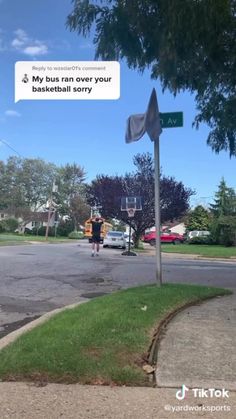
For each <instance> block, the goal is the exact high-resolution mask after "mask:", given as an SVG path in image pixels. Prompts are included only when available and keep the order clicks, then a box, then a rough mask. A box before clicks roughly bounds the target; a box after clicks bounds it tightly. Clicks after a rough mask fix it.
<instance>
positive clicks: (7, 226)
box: [1, 218, 19, 233]
mask: <svg viewBox="0 0 236 419" xmlns="http://www.w3.org/2000/svg"><path fill="white" fill-rule="evenodd" d="M1 224H2V227H3V228H4V231H6V232H7V233H14V232H15V230H16V229H17V228H18V225H19V223H18V221H17V219H16V218H6V219H5V220H3V221H1Z"/></svg>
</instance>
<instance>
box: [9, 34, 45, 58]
mask: <svg viewBox="0 0 236 419" xmlns="http://www.w3.org/2000/svg"><path fill="white" fill-rule="evenodd" d="M14 34H15V38H14V39H13V40H12V42H11V46H12V47H13V48H14V49H16V50H17V51H19V52H21V53H22V54H25V55H29V56H31V57H36V56H37V55H45V54H47V53H48V46H47V45H46V43H45V42H43V41H39V40H38V39H32V38H30V37H29V36H28V35H27V33H26V32H25V31H24V30H23V29H17V30H16V31H15V32H14Z"/></svg>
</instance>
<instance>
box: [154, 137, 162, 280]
mask: <svg viewBox="0 0 236 419" xmlns="http://www.w3.org/2000/svg"><path fill="white" fill-rule="evenodd" d="M154 168H155V174H154V176H155V182H154V183H155V223H156V281H157V285H159V286H161V285H162V269H161V237H160V230H161V211H160V146H159V137H158V138H157V139H156V140H155V141H154Z"/></svg>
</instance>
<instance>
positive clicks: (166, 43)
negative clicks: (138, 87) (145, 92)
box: [67, 0, 236, 156]
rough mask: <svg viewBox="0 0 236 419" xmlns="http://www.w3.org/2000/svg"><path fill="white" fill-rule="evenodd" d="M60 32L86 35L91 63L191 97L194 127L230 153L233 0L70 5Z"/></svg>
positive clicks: (235, 49)
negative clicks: (108, 64)
mask: <svg viewBox="0 0 236 419" xmlns="http://www.w3.org/2000/svg"><path fill="white" fill-rule="evenodd" d="M72 2H73V10H72V12H71V13H70V15H69V16H68V18H67V26H68V27H69V28H70V30H72V31H77V32H78V33H79V34H82V35H83V36H87V35H88V34H90V33H92V34H93V42H94V44H95V47H96V58H102V59H104V60H113V59H122V58H126V60H127V63H128V66H129V67H130V68H137V69H138V70H140V71H143V70H144V69H145V68H147V67H148V68H151V77H152V78H153V79H157V78H159V79H160V80H161V83H162V87H163V89H164V90H165V89H166V88H168V89H170V91H172V92H173V93H174V94H177V93H178V92H179V91H180V90H181V89H183V90H185V89H188V90H189V91H190V92H196V102H197V108H198V111H199V113H198V115H197V116H196V118H195V125H196V126H198V125H199V124H200V123H201V122H206V123H207V124H209V126H210V128H211V132H210V134H209V136H208V139H207V142H208V144H209V145H210V146H211V147H212V149H213V150H214V151H215V152H216V153H219V152H220V151H221V150H229V154H230V156H232V155H236V73H235V67H236V43H235V33H236V0H195V1H193V0H181V1H176V0H136V1H130V0H123V1H120V0H97V1H96V2H95V1H93V0H72Z"/></svg>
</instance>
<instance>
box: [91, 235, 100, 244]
mask: <svg viewBox="0 0 236 419" xmlns="http://www.w3.org/2000/svg"><path fill="white" fill-rule="evenodd" d="M100 241H101V237H100V236H97V235H95V234H94V235H93V236H92V243H100Z"/></svg>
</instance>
